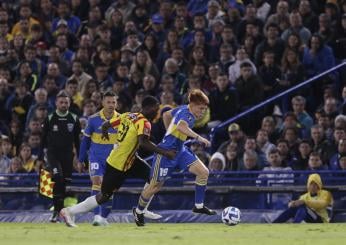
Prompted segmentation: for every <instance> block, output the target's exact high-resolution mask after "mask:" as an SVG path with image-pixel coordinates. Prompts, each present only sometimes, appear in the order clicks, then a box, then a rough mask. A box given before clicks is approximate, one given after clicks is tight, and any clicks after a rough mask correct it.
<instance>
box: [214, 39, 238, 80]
mask: <svg viewBox="0 0 346 245" xmlns="http://www.w3.org/2000/svg"><path fill="white" fill-rule="evenodd" d="M234 62H235V57H234V56H233V49H232V46H231V45H229V44H221V46H220V58H219V62H218V65H219V67H220V70H221V72H222V73H226V74H227V73H228V69H229V67H230V66H231V65H232V64H233V63H234Z"/></svg>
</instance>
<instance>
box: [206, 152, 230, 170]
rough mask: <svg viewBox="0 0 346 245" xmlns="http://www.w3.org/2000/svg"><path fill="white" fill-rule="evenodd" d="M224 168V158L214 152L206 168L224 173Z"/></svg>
mask: <svg viewBox="0 0 346 245" xmlns="http://www.w3.org/2000/svg"><path fill="white" fill-rule="evenodd" d="M225 167H226V158H225V156H224V155H222V154H221V153H220V152H215V153H214V154H213V155H212V156H211V158H210V161H209V165H208V168H209V170H210V171H211V172H213V171H224V170H225Z"/></svg>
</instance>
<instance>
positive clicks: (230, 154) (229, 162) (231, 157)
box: [224, 142, 239, 171]
mask: <svg viewBox="0 0 346 245" xmlns="http://www.w3.org/2000/svg"><path fill="white" fill-rule="evenodd" d="M224 155H225V157H226V169H225V170H227V171H236V170H237V169H238V158H239V156H238V152H237V143H236V142H231V143H229V144H228V146H227V149H226V153H225V154H224Z"/></svg>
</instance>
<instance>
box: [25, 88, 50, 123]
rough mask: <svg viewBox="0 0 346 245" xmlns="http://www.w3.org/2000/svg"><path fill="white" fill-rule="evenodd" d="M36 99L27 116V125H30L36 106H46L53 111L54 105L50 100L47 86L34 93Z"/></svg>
mask: <svg viewBox="0 0 346 245" xmlns="http://www.w3.org/2000/svg"><path fill="white" fill-rule="evenodd" d="M34 95H35V97H34V101H33V103H32V105H31V106H30V108H29V111H28V114H27V117H26V125H28V123H29V121H30V119H31V118H32V117H33V116H34V112H35V110H36V108H38V107H39V106H43V107H45V108H46V109H47V110H48V112H51V111H53V108H54V106H53V105H52V104H50V103H49V101H48V92H47V90H46V89H45V88H38V89H37V90H36V91H35V93H34Z"/></svg>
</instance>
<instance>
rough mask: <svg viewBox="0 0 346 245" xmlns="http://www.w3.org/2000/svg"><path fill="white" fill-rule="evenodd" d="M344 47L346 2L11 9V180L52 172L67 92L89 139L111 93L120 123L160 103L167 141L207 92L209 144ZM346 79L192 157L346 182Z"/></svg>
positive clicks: (5, 43)
mask: <svg viewBox="0 0 346 245" xmlns="http://www.w3.org/2000/svg"><path fill="white" fill-rule="evenodd" d="M345 41H346V1H345V0H342V1H337V0H321V1H309V0H300V1H297V0H287V1H286V0H267V1H265V0H243V1H241V0H220V1H217V0H210V1H208V0H189V1H170V0H133V1H132V0H112V1H111V0H89V1H81V0H70V1H66V0H16V1H7V0H3V1H1V4H0V133H1V148H0V149H1V150H0V153H1V154H0V173H27V172H29V173H30V172H37V171H38V169H39V168H40V167H41V165H42V164H43V163H42V162H41V161H38V160H37V159H38V156H39V155H40V154H42V152H43V149H42V147H41V131H42V129H41V124H42V123H43V121H44V119H45V118H46V117H47V115H48V114H49V113H50V112H52V111H54V110H55V99H56V95H57V93H58V92H59V91H61V90H65V91H66V92H67V93H68V95H69V96H70V97H71V101H72V103H71V107H70V111H71V112H73V113H75V114H76V115H77V116H78V117H79V120H80V122H81V125H82V128H85V126H86V122H87V118H88V116H90V115H93V114H94V113H95V112H97V111H98V110H99V109H100V107H101V99H102V93H103V92H105V91H107V90H112V91H113V92H114V93H115V94H116V95H117V111H118V112H120V113H122V112H127V111H133V112H137V111H139V110H140V105H141V101H142V99H143V98H144V96H145V95H153V96H155V97H157V98H158V99H159V100H160V103H161V109H160V115H158V117H157V118H156V119H155V122H154V123H153V129H152V137H153V139H152V140H153V141H154V142H159V141H160V140H161V139H162V137H163V135H164V134H165V129H164V126H163V122H162V119H161V115H162V113H163V112H164V111H166V110H169V109H170V108H174V107H176V106H178V105H181V104H184V103H186V100H187V93H188V91H189V90H191V89H196V88H198V89H202V90H203V91H204V92H205V93H206V94H207V95H208V96H209V100H210V108H209V110H208V113H207V114H206V115H205V116H204V118H203V119H202V120H200V121H198V122H197V123H196V125H195V128H196V130H197V131H198V132H201V133H204V134H205V135H208V133H209V131H210V129H211V128H212V127H215V126H217V125H218V124H219V123H220V122H223V121H225V120H227V119H229V118H230V117H232V116H235V115H236V114H238V113H239V112H242V111H244V110H246V109H249V108H251V107H252V106H254V105H256V104H258V103H260V102H262V101H264V100H266V99H267V98H270V97H272V96H273V95H276V94H278V93H279V92H282V91H285V90H286V89H288V88H290V87H292V86H294V85H297V84H299V83H301V82H303V81H305V80H306V79H307V78H310V77H312V76H315V75H317V74H319V73H321V72H323V71H325V70H327V69H329V68H332V67H334V66H335V65H336V64H339V63H340V62H342V61H343V59H345V54H346V42H345ZM344 80H345V77H344V75H343V74H342V73H340V72H339V73H338V72H334V73H331V74H329V75H328V76H324V77H322V78H321V79H319V80H318V81H317V82H315V83H313V84H312V85H309V86H308V87H303V88H300V89H299V90H298V91H295V93H294V94H290V95H286V96H284V97H282V98H280V99H279V100H277V101H275V103H274V104H273V105H267V106H265V107H264V109H261V110H260V111H258V112H256V113H253V114H250V115H249V116H247V117H245V118H243V119H240V120H238V121H237V122H236V123H232V124H231V125H229V127H228V139H223V140H224V142H222V140H221V139H222V137H221V138H220V139H219V140H218V141H217V142H216V147H215V149H217V151H216V152H213V154H208V153H207V151H206V150H205V149H204V146H203V145H201V144H200V143H198V142H191V145H190V147H191V149H192V150H193V151H194V152H196V154H197V155H198V156H199V157H200V159H201V160H202V161H203V162H204V163H205V164H206V165H208V167H209V169H211V170H218V171H223V170H231V171H242V170H248V171H251V170H261V169H265V170H279V169H282V170H284V171H286V170H290V169H293V170H308V169H310V170H322V169H332V170H337V169H342V170H346V116H345V115H343V114H344V113H345V111H346V106H345V105H346V86H345V83H344ZM344 86H345V87H344ZM226 135H227V134H226ZM75 162H76V163H77V159H76V161H75ZM75 171H84V170H82V169H78V168H77V165H76V169H75Z"/></svg>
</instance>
